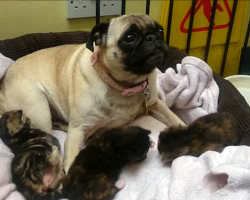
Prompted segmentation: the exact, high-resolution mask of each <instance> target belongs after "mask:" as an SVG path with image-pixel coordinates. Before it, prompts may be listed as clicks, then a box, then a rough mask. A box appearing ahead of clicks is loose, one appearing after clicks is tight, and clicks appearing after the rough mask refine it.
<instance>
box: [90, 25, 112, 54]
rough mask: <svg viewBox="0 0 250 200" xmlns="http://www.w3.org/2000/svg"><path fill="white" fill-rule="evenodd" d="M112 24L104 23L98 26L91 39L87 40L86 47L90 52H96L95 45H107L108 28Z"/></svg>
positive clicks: (91, 33) (92, 31)
mask: <svg viewBox="0 0 250 200" xmlns="http://www.w3.org/2000/svg"><path fill="white" fill-rule="evenodd" d="M109 23H110V22H103V23H100V24H98V25H96V26H95V27H94V28H93V29H92V30H91V32H90V36H89V39H88V40H87V43H86V47H87V48H88V49H89V50H90V51H92V52H93V51H94V45H93V43H95V45H96V46H104V45H105V44H106V39H107V33H108V27H109Z"/></svg>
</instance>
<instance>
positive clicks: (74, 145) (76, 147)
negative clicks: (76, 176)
mask: <svg viewBox="0 0 250 200" xmlns="http://www.w3.org/2000/svg"><path fill="white" fill-rule="evenodd" d="M83 139H84V130H83V128H82V126H78V127H72V126H71V124H69V129H68V133H67V136H66V140H65V144H64V163H63V166H64V170H65V172H66V173H68V171H69V168H70V166H71V164H72V163H73V161H74V160H75V157H76V156H77V155H78V153H79V152H80V150H81V148H82V146H83Z"/></svg>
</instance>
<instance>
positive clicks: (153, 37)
mask: <svg viewBox="0 0 250 200" xmlns="http://www.w3.org/2000/svg"><path fill="white" fill-rule="evenodd" d="M157 39H158V38H157V36H156V35H153V34H150V35H146V37H145V38H144V41H147V42H155V41H156V40H157Z"/></svg>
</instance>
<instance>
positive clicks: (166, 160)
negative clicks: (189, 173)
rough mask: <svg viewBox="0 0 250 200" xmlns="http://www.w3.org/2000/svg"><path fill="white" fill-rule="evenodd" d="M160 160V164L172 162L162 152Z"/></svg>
mask: <svg viewBox="0 0 250 200" xmlns="http://www.w3.org/2000/svg"><path fill="white" fill-rule="evenodd" d="M161 160H162V162H164V163H168V162H170V161H172V160H170V159H169V156H168V155H167V154H166V153H164V152H163V154H162V155H161Z"/></svg>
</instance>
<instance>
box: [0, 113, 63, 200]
mask: <svg viewBox="0 0 250 200" xmlns="http://www.w3.org/2000/svg"><path fill="white" fill-rule="evenodd" d="M0 138H1V139H2V141H3V142H4V143H5V144H6V145H7V146H8V147H9V148H10V149H11V150H12V152H13V153H14V158H13V161H12V164H11V173H12V180H13V183H15V184H16V187H17V190H18V191H20V192H21V193H22V194H23V195H24V197H25V198H26V199H27V200H33V199H34V200H37V199H38V198H39V197H40V196H43V195H45V194H46V193H47V192H49V191H52V190H55V189H57V188H58V187H59V185H60V179H61V178H62V177H63V176H64V172H63V168H62V158H61V155H60V144H59V142H58V140H57V138H55V137H54V136H52V135H51V134H47V133H45V132H43V131H41V130H38V129H33V128H32V125H31V123H30V119H29V118H27V117H26V116H25V115H24V114H23V112H22V111H21V110H18V111H10V112H6V113H5V114H4V115H3V116H2V118H1V119H0Z"/></svg>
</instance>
